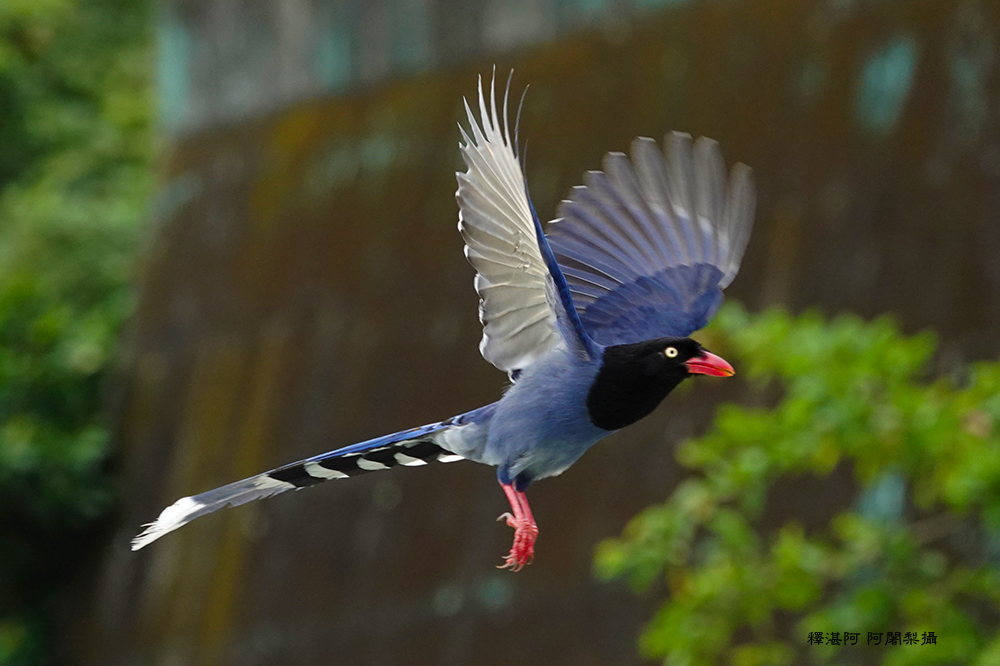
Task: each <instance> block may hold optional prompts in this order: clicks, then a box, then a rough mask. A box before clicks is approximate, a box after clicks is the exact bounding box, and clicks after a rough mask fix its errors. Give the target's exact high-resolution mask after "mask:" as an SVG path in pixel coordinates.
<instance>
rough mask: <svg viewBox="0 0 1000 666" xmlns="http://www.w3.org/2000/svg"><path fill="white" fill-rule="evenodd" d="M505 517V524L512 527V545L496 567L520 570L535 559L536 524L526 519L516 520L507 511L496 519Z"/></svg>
mask: <svg viewBox="0 0 1000 666" xmlns="http://www.w3.org/2000/svg"><path fill="white" fill-rule="evenodd" d="M500 519H506V521H507V525H509V526H510V527H513V528H514V545H513V546H511V548H510V553H508V554H507V557H506V558H504V563H503V564H501V565H499V566H498V567H497V569H510V570H511V571H520V570H521V569H523V568H524V567H525V566H526V565H528V564H531V563H532V562H533V561H534V559H535V540H536V539H537V538H538V525H536V524H535V523H533V522H528V521H527V520H523V519H522V520H518V519H517V518H515V517H514V516H512V515H510V514H509V513H505V514H502V515H501V516H500V517H499V518H497V520H500Z"/></svg>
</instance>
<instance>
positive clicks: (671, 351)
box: [663, 347, 677, 358]
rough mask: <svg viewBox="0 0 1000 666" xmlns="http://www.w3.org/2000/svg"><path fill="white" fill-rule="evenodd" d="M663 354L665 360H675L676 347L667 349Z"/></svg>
mask: <svg viewBox="0 0 1000 666" xmlns="http://www.w3.org/2000/svg"><path fill="white" fill-rule="evenodd" d="M663 353H664V354H666V355H667V358H676V357H677V347H667V350H666V351H665V352H663Z"/></svg>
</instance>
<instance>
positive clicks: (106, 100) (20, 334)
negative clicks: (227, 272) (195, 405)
mask: <svg viewBox="0 0 1000 666" xmlns="http://www.w3.org/2000/svg"><path fill="white" fill-rule="evenodd" d="M151 9H152V8H151V5H150V3H149V2H147V1H145V0H4V2H0V664H4V665H6V664H41V663H48V662H50V661H51V660H52V659H53V655H52V648H51V643H52V641H51V632H52V626H53V622H54V620H55V614H56V613H57V611H58V610H59V603H60V599H61V597H60V593H61V592H62V591H64V590H65V588H66V587H67V586H68V585H69V584H70V583H71V581H72V580H73V577H74V574H75V573H78V571H79V568H80V567H81V566H82V564H83V563H84V562H85V561H86V558H85V557H84V552H85V547H86V544H88V543H90V541H91V540H92V538H93V534H94V530H95V527H96V526H97V525H98V521H99V519H100V518H101V517H102V516H104V515H106V514H107V512H108V511H109V509H110V507H111V501H112V496H113V494H112V489H111V484H110V478H109V475H108V472H107V469H106V468H107V460H108V441H109V435H108V430H107V427H106V425H105V424H104V422H103V420H102V410H101V407H102V387H103V384H104V382H103V377H104V376H105V374H106V372H107V369H108V367H109V359H110V358H111V354H112V350H113V348H114V345H115V342H116V340H117V336H118V332H119V329H120V326H121V324H122V322H123V321H124V318H125V316H126V315H127V313H128V311H129V308H130V295H129V292H128V288H127V279H128V277H129V275H130V271H131V262H132V257H133V255H134V250H135V247H136V243H137V238H138V233H139V223H140V221H141V219H142V217H143V215H144V213H145V208H146V205H147V201H148V197H149V195H150V192H151V190H152V184H153V177H152V170H151V161H152V155H153V146H152V126H151V109H152V107H151V104H152V94H151V76H152V74H151V72H152V66H153V61H152V56H153V51H152V36H153V35H152V24H151Z"/></svg>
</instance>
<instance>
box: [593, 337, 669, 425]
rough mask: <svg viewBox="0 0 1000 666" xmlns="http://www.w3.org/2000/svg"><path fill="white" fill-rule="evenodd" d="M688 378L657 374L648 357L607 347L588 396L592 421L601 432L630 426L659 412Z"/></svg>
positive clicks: (663, 373)
mask: <svg viewBox="0 0 1000 666" xmlns="http://www.w3.org/2000/svg"><path fill="white" fill-rule="evenodd" d="M686 377H687V373H685V372H681V371H677V372H674V371H669V372H664V371H662V370H659V371H658V369H657V368H654V367H652V366H651V364H650V363H649V361H648V358H647V357H635V356H632V355H630V354H628V353H622V352H621V351H619V348H616V347H608V348H606V349H605V350H604V358H603V359H602V363H601V369H600V370H599V371H598V373H597V377H596V378H595V379H594V383H593V384H592V385H591V387H590V390H589V392H588V393H587V413H588V415H589V416H590V421H591V423H593V424H594V425H595V426H597V427H598V428H601V429H602V430H619V429H621V428H624V427H625V426H628V425H631V424H633V423H635V422H636V421H638V420H640V419H641V418H643V417H644V416H647V415H649V414H650V413H651V412H652V411H653V410H654V409H656V407H657V406H658V405H659V404H660V403H661V402H662V401H663V399H664V398H666V397H667V395H668V394H669V393H670V392H671V391H672V390H674V388H676V387H677V385H678V384H680V383H681V382H682V381H684V379H685V378H686Z"/></svg>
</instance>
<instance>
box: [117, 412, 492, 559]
mask: <svg viewBox="0 0 1000 666" xmlns="http://www.w3.org/2000/svg"><path fill="white" fill-rule="evenodd" d="M495 409H496V403H493V404H491V405H486V406H485V407H480V408H479V409H476V410H474V411H471V412H468V413H466V414H462V415H460V416H455V417H452V418H450V419H448V420H446V421H441V422H440V423H432V424H430V425H425V426H420V427H419V428H411V429H409V430H404V431H402V432H397V433H393V434H391V435H385V436H384V437H378V438H376V439H370V440H368V441H367V442H361V443H359V444H352V445H351V446H345V447H344V448H342V449H337V450H335V451H330V452H329V453H323V454H321V455H318V456H313V457H312V458H306V459H305V460H300V461H298V462H294V463H291V464H288V465H285V466H283V467H279V468H277V469H273V470H271V471H269V472H264V473H263V474H258V475H257V476H251V477H250V478H249V479H243V480H242V481H236V482H235V483H230V484H229V485H226V486H222V487H221V488H216V489H214V490H209V491H208V492H204V493H201V494H200V495H194V496H192V497H182V498H181V499H179V500H177V501H176V502H174V503H173V504H171V505H170V506H168V507H167V508H166V509H164V510H163V511H162V512H161V513H160V516H159V517H158V518H157V519H156V520H155V521H154V522H152V523H149V524H147V525H144V526H143V527H145V529H144V530H143V531H142V532H141V533H140V534H139V535H138V536H136V537H135V538H134V539H132V550H139V549H140V548H142V547H143V546H145V545H148V544H150V543H152V542H153V541H156V540H157V539H159V538H160V537H161V536H163V535H164V534H166V533H168V532H173V531H174V530H176V529H177V528H178V527H182V526H184V525H187V524H188V523H190V522H191V521H192V520H194V519H195V518H199V517H201V516H204V515H205V514H208V513H212V512H213V511H217V510H219V509H221V508H223V507H227V506H238V505H240V504H246V503H247V502H252V501H254V500H258V499H264V498H265V497H270V496H271V495H277V494H278V493H283V492H285V491H286V490H299V489H301V488H307V487H309V486H313V485H316V484H317V483H320V482H322V481H326V480H328V479H347V478H350V477H352V476H358V475H360V474H365V473H367V472H374V471H376V470H380V469H389V468H390V467H395V466H397V465H402V466H403V467H416V466H419V465H426V464H427V463H429V462H454V461H456V460H462V459H464V458H465V457H466V456H464V455H461V454H462V453H469V452H472V451H476V450H478V449H481V447H482V446H483V445H485V440H486V426H487V424H488V422H489V420H490V418H491V417H492V416H493V412H494V410H495Z"/></svg>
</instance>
